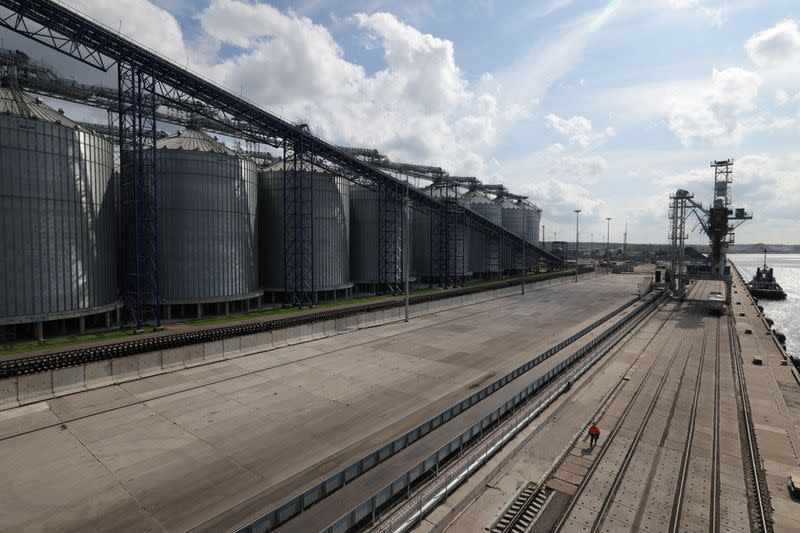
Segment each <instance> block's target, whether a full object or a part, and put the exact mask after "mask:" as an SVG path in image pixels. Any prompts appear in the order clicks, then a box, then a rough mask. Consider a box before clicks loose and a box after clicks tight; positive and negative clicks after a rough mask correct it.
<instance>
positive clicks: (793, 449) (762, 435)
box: [731, 273, 800, 532]
mask: <svg viewBox="0 0 800 533" xmlns="http://www.w3.org/2000/svg"><path fill="white" fill-rule="evenodd" d="M733 290H734V294H733V300H732V302H731V310H732V313H733V316H734V319H735V320H736V335H737V336H738V338H739V343H740V345H741V350H742V360H743V365H744V376H745V381H746V383H747V392H748V395H749V397H750V409H751V414H752V417H753V424H754V426H755V436H756V440H757V443H758V449H759V453H760V455H761V461H762V464H763V467H764V471H765V474H766V481H767V488H768V489H769V496H770V502H771V506H772V520H773V526H774V529H775V531H786V532H789V531H800V501H797V500H793V499H792V498H791V496H790V494H789V491H788V489H787V478H788V476H789V475H790V474H794V477H795V479H800V380H798V375H797V371H796V370H794V368H793V366H792V364H791V363H789V362H788V360H787V357H786V353H785V352H784V351H783V349H782V348H781V347H780V345H779V344H778V342H777V341H776V339H775V337H774V335H773V334H772V333H771V332H770V329H771V328H770V326H768V325H767V323H766V321H765V317H764V316H763V314H762V313H760V312H759V310H758V307H757V305H756V304H755V303H754V302H753V300H752V299H751V298H750V295H749V293H748V292H747V289H746V288H745V286H744V281H743V280H742V279H741V277H739V276H738V275H737V274H736V273H734V279H733ZM742 315H743V316H742ZM748 332H749V333H748ZM755 357H758V358H760V359H761V361H762V363H761V364H760V365H759V364H754V358H755Z"/></svg>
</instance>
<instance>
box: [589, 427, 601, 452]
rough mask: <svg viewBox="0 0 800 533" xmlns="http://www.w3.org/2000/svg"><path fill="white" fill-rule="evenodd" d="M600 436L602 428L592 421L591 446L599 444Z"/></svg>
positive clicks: (590, 430)
mask: <svg viewBox="0 0 800 533" xmlns="http://www.w3.org/2000/svg"><path fill="white" fill-rule="evenodd" d="M599 438H600V428H599V427H597V424H595V423H594V421H592V423H591V425H590V426H589V446H591V447H594V445H595V444H597V439H599Z"/></svg>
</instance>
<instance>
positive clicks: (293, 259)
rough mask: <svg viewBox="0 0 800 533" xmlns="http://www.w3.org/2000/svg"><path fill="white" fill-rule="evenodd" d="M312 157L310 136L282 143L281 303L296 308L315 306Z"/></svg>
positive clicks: (304, 129)
mask: <svg viewBox="0 0 800 533" xmlns="http://www.w3.org/2000/svg"><path fill="white" fill-rule="evenodd" d="M306 129H307V128H303V130H302V131H306ZM314 154H315V143H314V138H313V137H312V136H310V135H301V136H300V139H298V140H297V141H295V142H294V143H293V144H292V145H291V146H288V142H287V140H285V139H284V141H283V250H284V254H283V288H284V303H285V304H286V305H291V306H297V307H300V308H303V307H311V306H313V305H314V304H315V303H316V301H315V300H314V299H315V297H316V290H315V284H314V223H313V214H314V160H315V157H314Z"/></svg>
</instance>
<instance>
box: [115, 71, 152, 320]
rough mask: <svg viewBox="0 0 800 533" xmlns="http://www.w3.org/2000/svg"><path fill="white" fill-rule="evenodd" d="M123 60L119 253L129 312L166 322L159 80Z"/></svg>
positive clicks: (120, 73) (132, 316) (135, 316)
mask: <svg viewBox="0 0 800 533" xmlns="http://www.w3.org/2000/svg"><path fill="white" fill-rule="evenodd" d="M131 59H132V60H131V62H130V63H127V62H120V63H119V64H118V85H119V146H120V216H121V220H120V237H121V246H120V252H121V254H120V257H121V261H122V268H121V272H122V274H123V280H122V287H123V291H124V295H123V296H124V300H125V308H126V315H125V316H126V317H127V318H130V319H131V320H132V321H133V322H134V323H135V325H136V329H137V331H139V330H141V329H142V327H143V326H144V325H145V324H149V323H151V322H152V323H154V324H155V325H156V326H157V327H159V326H161V296H160V290H159V273H158V205H157V204H158V168H157V158H156V150H155V149H154V147H155V143H156V81H155V77H154V73H153V72H148V71H145V70H143V69H142V68H140V67H137V66H136V64H137V62H136V60H135V58H131Z"/></svg>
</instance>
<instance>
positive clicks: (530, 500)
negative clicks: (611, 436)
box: [490, 306, 678, 533]
mask: <svg viewBox="0 0 800 533" xmlns="http://www.w3.org/2000/svg"><path fill="white" fill-rule="evenodd" d="M677 309H678V307H677V306H676V307H675V308H674V309H672V310H670V311H669V314H668V315H667V319H666V320H664V321H663V322H662V323H661V324H660V325H659V326H658V328H657V329H656V331H655V332H654V333H653V334H652V336H651V337H650V339H649V340H648V341H647V343H646V344H645V345H644V346H643V347H642V349H641V350H640V351H639V353H638V355H637V356H636V358H635V359H634V361H633V363H632V364H631V366H633V365H634V364H636V363H637V362H638V361H639V359H640V358H641V356H642V354H644V352H645V350H646V349H647V348H648V347H649V346H650V345H651V344H652V342H653V341H654V340H655V338H656V336H658V334H659V333H660V332H661V330H662V329H663V328H664V326H665V325H666V324H667V322H668V321H669V318H670V317H672V315H673V314H674V313H675V312H676V311H677ZM655 310H656V308H654V309H653V311H655ZM651 317H652V314H651V315H650V316H648V317H645V318H644V319H642V320H641V321H640V322H639V323H638V324H636V325H634V326H633V327H631V328H629V330H628V331H626V332H625V335H627V334H629V333H630V332H631V331H633V329H635V327H638V326H639V325H642V324H644V323H646V322H647V321H648V320H649V319H650V318H651ZM624 382H625V376H624V375H623V376H622V377H621V378H620V379H619V380H618V381H617V382H616V383H615V384H614V387H612V389H611V390H610V391H609V392H608V393H607V394H606V395H605V397H604V398H603V399H602V400H601V402H600V404H599V405H598V407H597V409H595V410H594V412H593V413H592V414H591V415H590V416H589V417H588V418H587V419H586V420H585V421H584V423H583V425H581V429H580V430H578V431H577V432H576V433H575V435H573V437H572V439H571V440H570V441H569V443H568V444H567V445H566V446H564V448H563V449H562V451H561V453H560V454H559V456H558V458H557V459H556V460H555V461H554V462H553V463H552V464H551V465H550V467H549V468H548V469H547V470H546V471H545V473H544V474H543V475H542V477H541V479H540V480H539V482H538V483H532V484H531V485H532V486H534V487H536V489H535V493H534V494H531V495H530V496H526V497H525V501H526V503H525V505H523V506H521V507H518V508H516V509H515V510H512V507H513V504H512V505H509V507H508V509H507V510H506V512H504V513H503V515H501V516H500V517H499V518H498V519H497V520H496V521H495V524H494V525H493V526H492V528H490V531H491V532H492V533H509V532H512V531H514V526H515V525H516V524H520V523H522V522H523V520H517V519H516V517H518V516H520V517H521V516H525V515H526V514H530V513H527V509H528V508H529V507H530V505H531V504H533V505H536V501H537V494H540V493H542V492H543V491H546V490H547V481H548V480H549V479H550V478H551V477H552V476H553V474H554V473H555V472H556V470H557V469H558V468H559V467H560V466H561V464H562V463H563V462H564V460H565V459H566V457H567V456H568V455H569V452H570V450H571V449H572V448H573V447H574V446H575V443H577V442H578V440H580V438H581V436H582V435H584V434H585V427H586V426H588V424H589V422H591V421H592V420H597V419H598V418H599V417H600V416H601V414H602V413H603V412H604V411H605V409H606V408H607V406H608V404H609V402H610V401H611V400H612V399H613V398H614V397H615V396H616V394H617V393H618V392H619V389H620V387H621V386H622V384H623V383H624ZM508 511H512V514H509V512H508ZM535 518H536V516H535V513H534V515H533V516H532V517H530V521H529V522H528V523H527V525H525V526H524V529H523V530H526V529H527V528H528V527H530V525H531V524H532V523H533V520H534V519H535ZM503 521H505V522H506V524H507V525H503V526H501V527H497V526H500V524H501V522H503ZM512 522H513V523H512Z"/></svg>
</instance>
